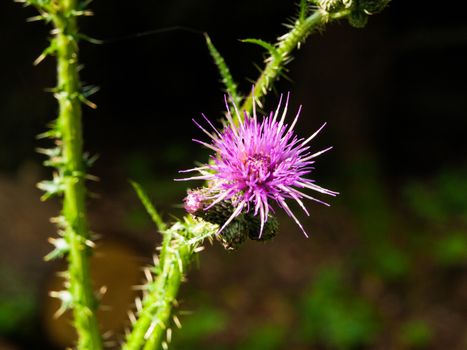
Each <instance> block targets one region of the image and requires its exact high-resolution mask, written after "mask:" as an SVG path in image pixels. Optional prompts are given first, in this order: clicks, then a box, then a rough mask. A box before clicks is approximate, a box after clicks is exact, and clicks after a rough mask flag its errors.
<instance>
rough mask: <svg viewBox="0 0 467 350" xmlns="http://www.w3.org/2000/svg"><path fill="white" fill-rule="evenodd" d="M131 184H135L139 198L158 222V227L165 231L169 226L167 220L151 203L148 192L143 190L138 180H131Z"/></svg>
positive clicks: (156, 222)
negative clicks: (163, 218) (164, 219)
mask: <svg viewBox="0 0 467 350" xmlns="http://www.w3.org/2000/svg"><path fill="white" fill-rule="evenodd" d="M130 184H131V186H133V188H134V190H135V191H136V194H137V195H138V198H139V200H140V201H141V203H142V204H143V206H144V209H146V211H147V213H148V214H149V216H150V217H151V219H152V221H154V223H155V224H156V226H157V228H158V229H159V230H160V231H161V232H164V231H165V230H166V228H167V226H166V224H165V222H164V221H163V220H162V217H161V216H160V214H159V212H158V211H157V210H156V208H155V207H154V205H153V204H152V203H151V200H150V199H149V196H148V195H147V194H146V192H145V191H144V190H143V188H142V187H141V185H140V184H138V183H137V182H134V181H131V180H130Z"/></svg>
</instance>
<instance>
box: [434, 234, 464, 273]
mask: <svg viewBox="0 0 467 350" xmlns="http://www.w3.org/2000/svg"><path fill="white" fill-rule="evenodd" d="M433 250H434V252H433V253H434V256H435V259H436V261H437V262H438V263H439V264H441V265H442V266H455V265H459V264H462V263H466V262H467V234H466V232H465V231H464V232H453V233H451V234H449V235H448V236H446V237H443V238H441V239H439V240H438V241H437V242H436V244H435V245H434V248H433Z"/></svg>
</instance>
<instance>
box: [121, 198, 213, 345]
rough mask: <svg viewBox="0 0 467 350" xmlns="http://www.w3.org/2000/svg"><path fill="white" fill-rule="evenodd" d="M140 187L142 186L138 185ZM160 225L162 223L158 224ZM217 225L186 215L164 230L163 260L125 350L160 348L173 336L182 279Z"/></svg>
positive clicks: (156, 267) (144, 299)
mask: <svg viewBox="0 0 467 350" xmlns="http://www.w3.org/2000/svg"><path fill="white" fill-rule="evenodd" d="M137 191H138V189H137ZM138 195H139V196H140V199H141V200H142V202H143V204H144V205H145V207H146V209H147V211H148V212H149V213H151V212H155V211H154V209H153V207H152V205H149V207H148V202H147V201H146V200H145V199H144V197H145V196H144V195H143V196H142V195H141V193H140V192H138ZM158 226H159V225H158ZM217 229H218V227H217V225H212V224H209V223H207V222H204V221H200V220H196V219H193V218H192V217H185V219H184V220H183V221H179V222H177V223H175V224H174V225H172V227H170V228H169V229H167V230H164V231H162V232H161V233H162V234H163V237H164V238H163V241H162V245H161V248H160V255H159V263H158V265H157V266H154V268H153V271H152V273H153V274H154V275H155V276H156V278H155V280H154V281H152V280H148V282H147V284H146V285H145V287H146V288H145V293H144V297H143V301H142V302H141V308H140V309H139V310H138V314H137V320H136V322H135V323H134V324H133V329H132V331H131V333H129V334H128V335H127V337H126V343H125V344H124V345H123V347H122V349H123V350H140V349H144V350H156V349H160V348H161V347H163V348H164V349H165V348H167V344H168V343H169V342H170V339H171V333H172V331H171V324H172V317H171V316H172V308H173V306H174V305H176V303H177V299H176V298H177V294H178V290H179V288H180V284H181V282H182V281H183V280H184V278H185V274H186V272H187V270H188V269H189V267H190V264H191V261H192V260H193V256H194V254H195V253H196V252H197V251H198V249H197V248H198V247H199V245H200V244H201V243H202V242H203V241H204V239H205V238H208V237H211V236H213V235H214V234H215V233H216V232H217ZM151 278H152V274H151Z"/></svg>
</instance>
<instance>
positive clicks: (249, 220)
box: [184, 188, 279, 250]
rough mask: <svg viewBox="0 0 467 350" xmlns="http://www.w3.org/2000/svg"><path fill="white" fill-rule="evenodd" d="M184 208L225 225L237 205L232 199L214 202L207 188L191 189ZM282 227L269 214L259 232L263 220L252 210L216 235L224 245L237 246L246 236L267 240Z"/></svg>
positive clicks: (225, 246)
mask: <svg viewBox="0 0 467 350" xmlns="http://www.w3.org/2000/svg"><path fill="white" fill-rule="evenodd" d="M184 203H185V204H184V207H185V210H186V211H187V212H188V213H190V214H192V215H193V216H195V217H199V218H202V219H203V220H205V221H207V222H210V223H212V224H216V225H219V226H223V225H224V224H225V222H226V221H227V220H229V218H230V217H231V216H232V213H233V212H234V210H235V208H234V206H233V205H232V202H231V201H227V200H225V201H220V202H218V203H215V204H214V205H212V204H213V198H212V192H211V191H210V190H209V189H208V188H198V189H195V190H189V191H188V194H187V196H186V197H185V199H184ZM278 229H279V224H278V222H277V219H276V218H275V217H274V216H272V215H269V217H268V220H267V221H266V223H265V225H264V228H263V232H262V233H261V234H260V232H261V231H260V230H261V221H260V219H259V218H258V217H256V216H254V215H253V214H251V213H249V212H243V213H242V214H240V215H238V216H237V217H235V219H233V220H232V221H231V222H230V223H229V224H228V225H227V226H226V227H225V228H224V229H223V230H222V231H221V232H220V233H219V234H218V235H217V239H218V240H219V241H220V242H221V243H222V245H223V246H224V248H225V249H227V250H235V249H238V248H239V247H240V246H241V245H242V244H243V243H244V242H245V241H246V239H247V238H249V239H251V240H253V241H262V242H264V241H268V240H270V239H272V238H274V237H275V236H276V234H277V231H278Z"/></svg>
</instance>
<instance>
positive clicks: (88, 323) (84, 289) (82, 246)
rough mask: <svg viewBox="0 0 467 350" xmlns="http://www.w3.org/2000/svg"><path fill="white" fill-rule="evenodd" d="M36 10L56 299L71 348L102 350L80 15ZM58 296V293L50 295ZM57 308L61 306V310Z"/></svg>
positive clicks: (68, 1) (64, 6)
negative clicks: (57, 217) (47, 96)
mask: <svg viewBox="0 0 467 350" xmlns="http://www.w3.org/2000/svg"><path fill="white" fill-rule="evenodd" d="M27 2H28V3H29V4H31V5H34V6H36V7H37V8H38V9H39V11H40V13H41V15H40V16H39V17H41V18H42V19H45V20H48V21H51V22H52V24H53V26H54V31H53V34H54V37H53V38H52V41H51V45H50V47H49V49H48V50H47V53H54V54H55V55H56V57H57V87H56V90H55V97H56V99H57V100H58V104H59V115H58V120H57V124H56V126H55V127H54V128H55V130H52V131H53V133H50V135H54V136H55V137H56V138H57V140H56V143H57V145H58V147H59V149H60V160H59V161H58V162H56V163H55V164H54V165H53V166H54V167H56V169H57V172H58V174H57V175H56V178H57V179H59V180H58V181H59V183H60V189H59V190H56V191H55V192H54V191H52V190H50V191H49V190H46V192H47V191H48V192H49V193H48V194H47V196H45V197H44V198H47V197H48V196H49V195H50V194H54V193H55V194H62V195H63V209H62V215H63V217H62V220H61V223H60V225H59V226H60V228H61V230H62V231H61V234H62V235H63V236H64V240H65V241H66V243H67V252H68V255H67V259H68V274H67V277H68V281H67V287H68V291H65V292H63V294H62V295H69V296H68V297H66V298H62V302H63V303H64V306H65V307H64V308H63V309H65V308H67V307H71V308H72V309H73V324H74V327H75V329H76V331H77V333H78V341H77V348H78V349H82V350H100V349H102V340H101V336H100V333H99V327H98V322H97V319H96V315H95V310H96V309H97V301H96V299H95V296H94V293H93V290H92V283H91V279H90V271H89V261H88V255H89V246H90V245H92V242H91V241H90V234H89V229H88V223H87V218H86V206H85V200H86V188H85V183H84V182H85V164H84V158H83V139H82V125H81V118H82V112H81V99H82V96H81V83H80V80H79V74H78V71H79V65H78V52H79V48H78V36H79V33H78V26H77V16H79V15H82V14H83V13H84V12H83V11H82V10H81V9H80V8H79V7H80V4H79V3H78V1H77V0H56V1H53V2H51V1H37V0H28V1H27ZM56 294H59V295H60V293H56ZM62 307H63V305H62Z"/></svg>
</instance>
